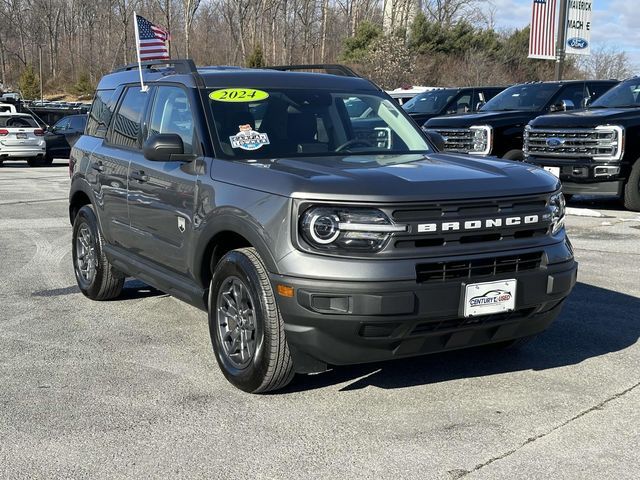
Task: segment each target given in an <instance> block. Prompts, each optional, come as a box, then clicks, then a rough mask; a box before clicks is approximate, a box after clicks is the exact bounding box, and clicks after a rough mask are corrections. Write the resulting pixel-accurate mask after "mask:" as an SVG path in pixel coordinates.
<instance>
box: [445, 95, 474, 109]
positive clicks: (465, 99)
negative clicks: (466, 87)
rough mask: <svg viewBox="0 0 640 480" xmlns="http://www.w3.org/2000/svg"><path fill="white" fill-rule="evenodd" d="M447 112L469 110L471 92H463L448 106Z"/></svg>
mask: <svg viewBox="0 0 640 480" xmlns="http://www.w3.org/2000/svg"><path fill="white" fill-rule="evenodd" d="M448 110H449V113H467V112H470V111H471V94H470V93H465V94H464V95H461V96H460V97H459V98H458V99H456V100H455V102H453V104H452V105H450V106H449V108H448Z"/></svg>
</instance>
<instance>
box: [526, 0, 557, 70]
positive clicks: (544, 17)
mask: <svg viewBox="0 0 640 480" xmlns="http://www.w3.org/2000/svg"><path fill="white" fill-rule="evenodd" d="M556 5H557V0H533V8H532V14H531V34H530V35H529V58H542V59H547V60H555V58H556Z"/></svg>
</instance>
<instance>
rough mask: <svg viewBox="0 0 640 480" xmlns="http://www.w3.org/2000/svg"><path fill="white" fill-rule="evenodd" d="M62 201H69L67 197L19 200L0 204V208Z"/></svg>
mask: <svg viewBox="0 0 640 480" xmlns="http://www.w3.org/2000/svg"><path fill="white" fill-rule="evenodd" d="M63 200H69V197H61V198H47V199H45V200H20V201H17V202H0V207H4V206H5V205H29V204H32V203H49V202H61V201H63Z"/></svg>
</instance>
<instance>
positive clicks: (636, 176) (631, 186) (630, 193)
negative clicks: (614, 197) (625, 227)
mask: <svg viewBox="0 0 640 480" xmlns="http://www.w3.org/2000/svg"><path fill="white" fill-rule="evenodd" d="M624 206H625V208H627V209H628V210H633V211H635V212H640V160H637V161H636V163H635V164H634V165H633V167H632V168H631V175H629V180H627V184H626V185H625V186H624Z"/></svg>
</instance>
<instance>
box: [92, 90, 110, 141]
mask: <svg viewBox="0 0 640 480" xmlns="http://www.w3.org/2000/svg"><path fill="white" fill-rule="evenodd" d="M112 97H113V90H98V91H97V92H96V96H95V98H94V99H93V104H92V105H91V113H89V121H88V124H87V135H91V136H92V137H98V138H104V137H105V135H106V133H107V128H108V127H109V121H110V120H111V114H112V113H113V111H112V108H113V106H112V105H110V104H111V100H112Z"/></svg>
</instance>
